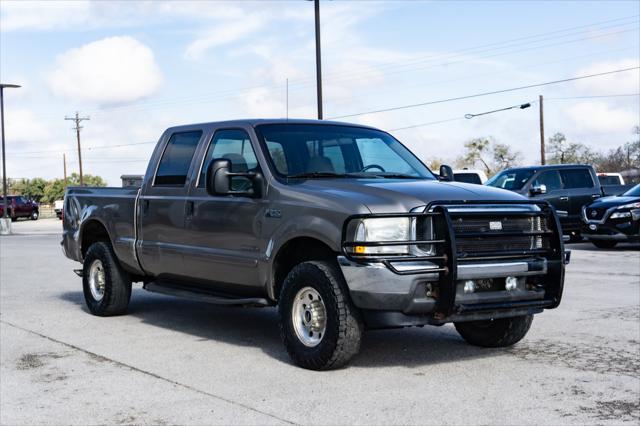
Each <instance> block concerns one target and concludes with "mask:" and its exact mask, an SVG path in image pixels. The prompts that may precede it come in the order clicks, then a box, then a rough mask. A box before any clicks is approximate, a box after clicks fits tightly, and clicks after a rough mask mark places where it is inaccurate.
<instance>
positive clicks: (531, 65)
mask: <svg viewBox="0 0 640 426" xmlns="http://www.w3.org/2000/svg"><path fill="white" fill-rule="evenodd" d="M638 48H639V46H638V45H636V46H632V47H624V48H620V49H613V50H612V49H608V50H603V51H599V52H592V53H589V54H586V55H576V56H566V55H565V56H563V57H562V59H557V60H553V61H545V62H539V61H537V62H535V63H527V64H520V65H519V67H520V68H526V69H527V70H531V69H533V68H539V67H544V66H548V65H551V64H558V63H562V62H567V61H575V60H576V59H583V58H590V57H594V56H598V55H602V54H607V55H610V54H611V53H614V52H623V51H627V50H633V51H634V52H637V51H638ZM512 72H513V71H507V72H495V71H491V72H487V73H482V74H474V75H470V76H466V77H459V78H453V79H446V80H435V81H430V82H429V83H425V84H412V85H410V86H407V87H404V88H401V90H405V91H406V90H411V91H412V93H415V88H418V87H433V86H438V87H441V86H442V85H444V84H447V83H454V82H458V81H466V80H469V79H472V78H473V79H475V80H477V79H478V77H485V76H486V77H495V76H497V75H505V74H509V73H512ZM401 90H399V89H398V88H397V87H393V86H392V87H390V88H388V89H386V90H376V91H374V92H370V93H368V94H365V95H355V96H354V95H352V96H344V97H341V98H334V99H330V100H329V101H328V102H327V103H330V104H332V105H336V104H343V103H345V102H348V101H351V100H353V99H359V98H366V97H371V96H379V95H380V93H389V92H393V93H394V94H398V93H399V92H400V91H401Z"/></svg>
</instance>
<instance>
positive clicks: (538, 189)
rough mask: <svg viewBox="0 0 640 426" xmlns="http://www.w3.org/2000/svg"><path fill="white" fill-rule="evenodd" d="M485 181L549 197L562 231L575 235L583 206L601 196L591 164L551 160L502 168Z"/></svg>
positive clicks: (524, 193) (541, 197)
mask: <svg viewBox="0 0 640 426" xmlns="http://www.w3.org/2000/svg"><path fill="white" fill-rule="evenodd" d="M485 185H489V186H494V187H496V188H504V189H508V190H511V191H514V192H518V193H520V194H522V195H525V196H527V197H529V198H535V199H540V200H546V201H548V202H549V203H550V204H551V205H553V207H555V209H556V210H557V211H558V213H559V216H560V223H561V225H562V230H563V233H564V234H565V235H567V234H568V235H571V236H572V237H574V238H578V237H579V235H580V230H581V229H582V226H583V222H582V207H583V206H585V205H587V204H590V203H591V202H593V201H594V200H595V199H597V198H600V197H601V196H602V189H601V188H600V182H599V181H598V176H597V175H596V172H595V171H594V170H593V167H591V166H586V165H579V164H554V165H549V166H532V167H521V168H514V169H507V170H504V171H502V172H500V173H498V174H497V175H495V176H494V177H492V178H491V179H489V180H488V181H487V183H486V184H485Z"/></svg>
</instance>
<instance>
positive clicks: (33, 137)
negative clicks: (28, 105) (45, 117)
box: [4, 109, 50, 145]
mask: <svg viewBox="0 0 640 426" xmlns="http://www.w3.org/2000/svg"><path fill="white" fill-rule="evenodd" d="M5 115H6V117H5V120H4V121H5V123H6V126H7V129H6V131H5V136H6V138H7V144H14V143H19V144H21V145H24V144H25V143H30V142H34V143H38V142H39V141H42V140H48V139H50V138H49V135H50V133H49V131H48V130H47V129H46V127H45V126H44V125H43V124H42V120H40V119H39V118H38V117H37V116H36V115H35V114H34V113H33V111H31V110H29V109H9V110H7V111H6V112H5Z"/></svg>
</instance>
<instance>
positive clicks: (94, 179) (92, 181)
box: [67, 173, 107, 186]
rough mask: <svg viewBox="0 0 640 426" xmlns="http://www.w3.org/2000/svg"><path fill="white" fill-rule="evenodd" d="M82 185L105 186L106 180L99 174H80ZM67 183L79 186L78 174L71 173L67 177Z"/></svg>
mask: <svg viewBox="0 0 640 426" xmlns="http://www.w3.org/2000/svg"><path fill="white" fill-rule="evenodd" d="M82 179H83V181H84V186H107V182H106V181H105V180H104V179H103V178H102V177H100V176H93V175H89V174H84V175H82ZM67 183H68V185H69V186H80V175H79V174H78V173H71V176H69V177H68V179H67Z"/></svg>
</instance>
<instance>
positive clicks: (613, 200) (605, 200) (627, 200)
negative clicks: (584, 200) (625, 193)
mask: <svg viewBox="0 0 640 426" xmlns="http://www.w3.org/2000/svg"><path fill="white" fill-rule="evenodd" d="M637 202H640V197H621V196H617V197H602V198H600V199H598V200H597V201H594V202H593V203H591V204H589V208H590V209H600V208H605V209H608V208H611V207H615V206H622V205H625V204H631V203H637Z"/></svg>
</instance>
